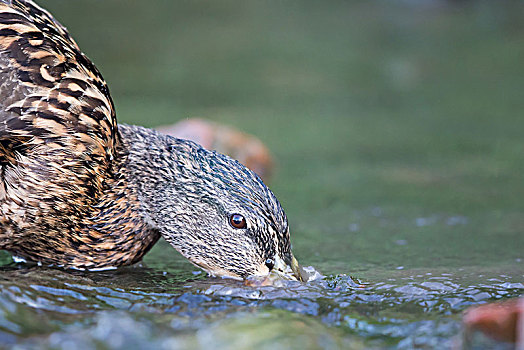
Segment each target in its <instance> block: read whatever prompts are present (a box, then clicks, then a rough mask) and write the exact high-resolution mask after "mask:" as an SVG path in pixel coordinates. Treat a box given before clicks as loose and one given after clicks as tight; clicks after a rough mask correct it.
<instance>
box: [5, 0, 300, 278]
mask: <svg viewBox="0 0 524 350" xmlns="http://www.w3.org/2000/svg"><path fill="white" fill-rule="evenodd" d="M0 78H1V83H0V249H5V250H8V251H10V252H12V253H13V254H15V255H17V256H20V257H22V258H25V259H28V260H33V261H37V262H41V263H42V264H48V265H56V266H63V267H70V268H81V269H99V268H108V267H116V266H121V265H128V264H132V263H135V262H137V261H139V260H140V259H141V258H142V257H143V255H144V254H145V253H146V252H147V251H148V250H149V249H150V248H151V247H152V246H153V245H154V244H155V243H156V242H157V240H158V239H159V238H160V237H161V236H163V237H164V238H165V239H166V240H167V241H168V242H169V243H170V244H171V245H172V246H174V247H175V248H176V249H177V250H178V251H179V252H180V253H182V255H184V256H185V257H187V258H188V259H189V260H190V261H191V262H193V263H194V264H195V265H197V266H200V267H202V268H203V269H204V270H206V271H208V272H209V273H211V274H214V275H220V276H230V277H234V278H246V277H247V276H249V275H264V274H267V273H268V272H269V271H270V270H271V269H272V268H273V265H274V264H275V261H276V260H278V261H283V262H284V263H285V264H286V265H288V266H290V267H291V269H292V270H293V273H294V275H295V276H296V277H297V278H298V279H301V276H300V272H299V267H298V264H297V263H296V260H295V259H294V258H293V255H292V254H291V250H290V243H289V230H288V225H287V218H286V216H285V214H284V211H283V210H282V208H281V206H280V204H279V202H278V200H277V199H276V198H275V196H274V195H273V193H272V192H271V191H270V190H269V189H268V188H267V187H266V186H265V185H264V184H263V182H262V181H261V180H260V179H259V178H258V176H256V175H255V174H254V173H253V172H251V171H250V170H248V169H247V168H245V167H244V166H242V165H241V164H240V163H238V162H236V161H234V160H232V159H230V158H228V157H227V156H224V155H221V154H218V153H216V152H211V151H207V150H205V149H202V148H201V147H200V146H198V145H196V144H194V143H192V142H189V141H185V140H180V139H175V138H172V137H169V136H165V135H162V134H159V133H157V132H155V131H153V130H150V129H146V128H142V127H137V126H128V125H117V121H116V116H115V110H114V106H113V102H112V100H111V96H110V94H109V90H108V87H107V85H106V83H105V81H104V79H103V78H102V76H101V74H100V73H99V71H98V70H97V68H96V67H95V66H94V65H93V64H92V63H91V61H90V60H89V59H88V58H87V57H86V56H85V55H84V54H83V53H82V52H81V51H80V49H79V48H78V46H77V44H76V43H75V42H74V40H73V39H72V38H71V37H70V36H69V34H68V33H67V30H66V29H65V28H64V27H63V26H62V25H61V24H60V23H58V22H57V21H56V20H55V19H54V18H53V17H52V16H51V15H50V14H49V13H48V12H47V11H45V10H43V9H42V8H40V7H39V6H38V5H36V4H35V3H33V2H32V1H29V0H0ZM233 214H234V215H241V217H242V218H244V219H245V222H246V225H245V226H244V227H241V228H238V227H232V226H231V222H230V221H229V218H231V217H232V216H231V215H233ZM277 265H278V264H277Z"/></svg>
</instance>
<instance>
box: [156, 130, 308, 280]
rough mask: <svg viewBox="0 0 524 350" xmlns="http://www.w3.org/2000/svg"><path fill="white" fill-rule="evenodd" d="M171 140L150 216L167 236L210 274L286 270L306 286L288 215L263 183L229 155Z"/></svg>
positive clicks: (259, 273)
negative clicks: (294, 248)
mask: <svg viewBox="0 0 524 350" xmlns="http://www.w3.org/2000/svg"><path fill="white" fill-rule="evenodd" d="M171 142H172V143H171V144H170V146H169V154H168V155H167V159H166V158H164V157H163V158H164V160H163V163H165V164H164V166H162V170H161V172H163V173H164V174H165V175H164V176H162V178H163V179H164V180H163V181H159V182H158V183H157V186H156V188H155V192H156V193H157V196H156V199H157V200H155V201H154V202H155V208H154V210H150V212H151V213H152V214H151V217H152V219H153V221H154V222H155V224H156V225H155V226H156V227H157V228H158V229H159V230H160V233H161V234H162V236H163V237H164V238H165V239H166V240H167V241H168V242H169V243H170V244H171V245H172V246H173V247H174V248H175V249H176V250H178V251H179V252H180V253H181V254H182V255H183V256H185V257H186V258H187V259H189V260H190V261H191V262H192V263H193V264H195V265H196V266H198V267H200V268H202V269H203V270H205V271H207V272H208V273H209V274H210V275H214V276H221V277H231V278H236V279H245V278H248V277H250V276H266V275H268V274H269V273H270V272H271V271H272V270H279V271H281V272H283V273H287V274H288V275H289V277H292V278H294V279H297V280H304V277H303V273H301V271H302V270H301V268H300V266H299V265H298V263H297V261H296V259H295V258H294V257H293V255H292V253H291V246H290V240H289V237H290V235H289V228H288V221H287V218H286V215H285V213H284V210H283V209H282V207H281V205H280V203H279V202H278V200H277V199H276V197H275V195H274V194H273V193H272V192H271V191H270V190H269V189H268V188H267V187H266V185H265V184H264V183H263V182H262V180H261V179H260V178H259V177H258V176H257V175H256V174H255V173H254V172H252V171H251V170H249V169H247V168H246V167H245V166H243V165H242V164H240V163H239V162H237V161H235V160H233V159H231V158H229V157H227V156H225V155H222V154H219V153H217V152H214V151H208V150H205V149H203V148H201V147H200V146H198V145H196V144H194V143H192V142H189V141H185V140H178V139H172V140H171ZM165 180H167V181H165Z"/></svg>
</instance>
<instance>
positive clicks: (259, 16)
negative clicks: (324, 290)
mask: <svg viewBox="0 0 524 350" xmlns="http://www.w3.org/2000/svg"><path fill="white" fill-rule="evenodd" d="M40 4H41V5H42V6H44V7H46V8H47V9H48V10H50V11H51V12H52V13H53V14H54V15H55V16H56V18H58V19H59V21H61V22H62V23H63V24H64V25H65V26H66V27H67V28H68V29H69V31H70V32H71V34H72V36H73V37H74V38H75V40H76V41H77V42H78V44H79V46H80V47H81V48H82V50H83V51H84V52H85V53H86V54H87V55H88V56H89V57H90V58H91V59H92V60H93V61H94V62H95V64H96V65H97V66H98V67H99V69H100V70H101V72H102V74H103V75H104V77H105V78H106V80H107V81H108V84H109V86H110V89H111V92H112V95H113V98H114V101H115V104H116V108H117V114H118V118H119V121H120V122H126V123H134V124H141V125H146V126H156V125H160V124H169V123H172V122H176V121H178V120H182V119H184V118H188V117H205V118H208V119H211V120H214V121H217V122H220V123H225V124H228V125H233V126H235V127H237V128H239V129H241V130H244V131H246V132H249V133H252V134H254V135H256V136H258V137H259V138H260V139H261V140H262V141H263V142H265V144H266V145H267V146H268V147H269V148H270V149H271V151H272V153H273V154H274V156H275V158H276V160H277V169H276V172H275V174H274V177H273V179H272V180H271V182H270V184H269V185H270V187H271V188H272V190H273V191H274V192H275V193H276V194H277V196H278V198H279V199H280V200H281V202H282V204H283V206H284V208H285V209H286V211H287V214H288V217H289V220H290V224H291V228H292V242H293V244H294V250H295V255H297V256H298V257H299V260H300V261H301V262H302V263H303V264H305V265H313V266H315V267H317V268H318V269H319V270H321V271H322V272H324V273H349V272H351V273H356V275H359V276H361V277H364V278H372V277H373V276H378V275H380V271H384V273H387V274H391V273H393V272H394V271H396V269H397V268H399V269H400V268H405V269H432V268H440V269H444V270H445V269H452V268H464V267H470V268H473V269H474V270H475V271H477V270H479V271H484V270H486V269H492V268H495V269H496V270H509V269H512V268H515V269H516V271H517V273H518V274H521V273H522V270H523V268H522V267H523V262H522V258H524V256H523V252H524V238H523V232H522V231H523V229H524V215H523V209H524V202H523V200H522V198H524V181H523V177H522V173H523V171H524V160H523V154H524V141H523V137H522V133H523V131H524V118H523V110H524V64H523V63H524V3H523V2H522V1H449V2H446V1H400V0H399V1H379V0H375V1H167V0H165V1H123V0H113V1H71V0H67V1H66V0H52V1H51V0H47V1H40ZM164 248H165V249H167V247H166V246H163V245H160V248H157V249H164ZM146 260H147V259H146Z"/></svg>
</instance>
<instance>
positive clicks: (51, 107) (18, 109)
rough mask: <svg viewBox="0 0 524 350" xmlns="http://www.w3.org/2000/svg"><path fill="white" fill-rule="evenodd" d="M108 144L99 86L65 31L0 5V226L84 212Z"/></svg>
mask: <svg viewBox="0 0 524 350" xmlns="http://www.w3.org/2000/svg"><path fill="white" fill-rule="evenodd" d="M116 144H117V123H116V117H115V111H114V106H113V102H112V100H111V96H110V94H109V90H108V88H107V85H106V83H105V81H104V79H103V78H102V76H101V74H100V73H99V71H98V70H97V68H96V67H95V66H94V65H93V64H92V63H91V61H90V60H89V59H88V58H87V57H86V56H85V55H84V54H83V53H82V52H81V51H80V49H79V48H78V46H77V44H76V43H75V42H74V41H73V39H72V38H71V37H70V36H69V34H68V33H67V31H66V29H65V28H64V27H63V26H62V25H61V24H60V23H58V22H57V21H56V20H55V19H54V18H53V17H52V16H51V14H49V13H48V12H47V11H45V10H43V9H42V8H40V7H39V6H38V5H36V4H35V3H34V2H32V1H29V0H0V215H2V217H0V224H1V225H2V226H4V227H6V226H7V224H6V221H10V222H12V221H13V220H15V219H14V217H18V218H21V219H20V220H21V222H20V223H19V224H17V225H14V227H20V226H23V225H27V224H28V223H30V224H32V225H35V224H36V225H38V224H39V223H44V222H45V223H46V224H47V225H50V224H51V223H50V222H49V220H60V219H63V218H64V217H73V216H76V217H78V215H80V214H81V212H87V211H88V210H89V206H90V205H92V204H93V203H94V202H95V201H96V199H97V197H98V196H100V194H101V192H102V188H103V184H104V179H105V178H106V177H107V176H110V175H108V174H109V173H110V171H111V164H112V162H113V158H114V157H115V156H116ZM50 217H57V219H50ZM4 230H5V228H4ZM1 231H2V227H0V233H1ZM0 240H1V236H0Z"/></svg>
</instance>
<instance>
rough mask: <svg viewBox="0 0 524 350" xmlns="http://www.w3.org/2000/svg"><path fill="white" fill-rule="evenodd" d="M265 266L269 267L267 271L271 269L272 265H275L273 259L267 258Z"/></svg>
mask: <svg viewBox="0 0 524 350" xmlns="http://www.w3.org/2000/svg"><path fill="white" fill-rule="evenodd" d="M266 266H267V268H268V269H269V271H271V270H273V267H274V266H275V261H274V260H273V259H267V260H266Z"/></svg>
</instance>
